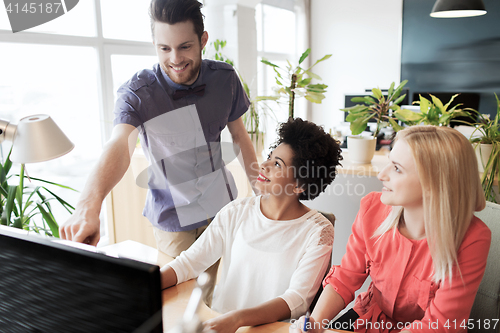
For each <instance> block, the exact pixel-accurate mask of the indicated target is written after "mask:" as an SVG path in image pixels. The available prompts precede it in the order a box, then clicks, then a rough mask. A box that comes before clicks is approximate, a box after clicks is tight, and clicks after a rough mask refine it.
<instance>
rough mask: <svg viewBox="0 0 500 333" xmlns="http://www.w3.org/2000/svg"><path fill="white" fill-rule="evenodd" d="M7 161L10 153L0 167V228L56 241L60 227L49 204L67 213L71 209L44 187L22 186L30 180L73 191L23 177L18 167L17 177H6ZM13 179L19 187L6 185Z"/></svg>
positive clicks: (13, 175)
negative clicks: (61, 207) (52, 237)
mask: <svg viewBox="0 0 500 333" xmlns="http://www.w3.org/2000/svg"><path fill="white" fill-rule="evenodd" d="M9 157H10V152H9V155H8V156H7V158H6V159H5V163H3V164H2V163H0V216H1V219H0V224H2V225H6V226H10V227H14V228H19V229H24V230H32V231H35V232H36V233H40V232H42V231H43V232H44V233H45V234H47V235H49V236H54V237H59V225H58V224H57V222H56V219H55V218H54V215H53V213H52V206H51V201H53V200H56V201H57V202H58V203H59V204H61V205H62V206H63V207H64V208H65V209H66V210H67V211H68V212H69V213H72V212H73V210H74V208H73V206H71V205H70V204H69V203H67V202H66V201H65V200H63V199H62V198H61V197H59V196H58V195H56V194H55V193H54V192H52V191H51V190H49V189H48V188H47V187H45V186H25V185H24V184H25V180H30V179H32V180H36V181H38V182H41V183H45V184H49V185H53V186H58V187H62V188H65V189H68V190H72V191H75V190H74V189H72V188H70V187H67V186H64V185H60V184H56V183H52V182H49V181H46V180H43V179H39V178H33V177H32V178H28V177H27V176H26V175H25V170H24V165H21V170H20V172H19V174H9V172H10V171H11V167H12V162H11V161H10V159H9ZM14 177H17V178H18V180H19V182H18V185H10V184H9V183H8V181H9V180H11V179H12V178H14Z"/></svg>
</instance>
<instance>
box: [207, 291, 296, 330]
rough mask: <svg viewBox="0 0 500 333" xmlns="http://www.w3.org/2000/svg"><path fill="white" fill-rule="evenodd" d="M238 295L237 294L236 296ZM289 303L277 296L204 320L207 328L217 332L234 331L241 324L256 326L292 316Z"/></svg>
mask: <svg viewBox="0 0 500 333" xmlns="http://www.w3.org/2000/svg"><path fill="white" fill-rule="evenodd" d="M235 297H236V296H235ZM290 315H291V312H290V308H289V307H288V304H286V302H285V301H284V300H283V299H282V298H280V297H276V298H274V299H272V300H270V301H267V302H265V303H262V304H261V305H258V306H255V307H253V308H249V309H242V310H235V311H230V312H228V313H226V314H223V315H222V316H219V317H216V318H213V319H210V320H207V321H206V322H204V326H205V328H208V329H213V330H215V331H216V332H217V333H234V332H236V330H237V329H238V328H239V327H241V326H256V325H262V324H268V323H273V322H275V321H278V320H283V319H287V318H290Z"/></svg>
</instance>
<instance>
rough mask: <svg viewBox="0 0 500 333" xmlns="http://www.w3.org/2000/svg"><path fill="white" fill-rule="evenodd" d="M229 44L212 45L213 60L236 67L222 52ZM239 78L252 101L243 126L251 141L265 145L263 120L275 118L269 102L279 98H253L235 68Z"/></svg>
mask: <svg viewBox="0 0 500 333" xmlns="http://www.w3.org/2000/svg"><path fill="white" fill-rule="evenodd" d="M226 44H227V42H226V41H225V40H219V39H216V40H215V42H212V43H210V45H209V49H210V48H212V47H213V49H214V50H215V52H214V56H213V59H214V60H218V61H223V62H225V63H227V64H230V65H231V66H233V67H234V62H233V61H232V60H231V59H229V58H227V57H226V56H225V55H224V54H223V53H222V50H223V49H224V47H226ZM207 53H208V50H207V48H204V49H203V55H206V54H207ZM235 71H236V73H237V74H238V77H239V78H240V81H241V84H242V85H243V89H244V90H245V92H246V94H247V96H248V98H249V99H250V107H249V109H248V111H247V112H245V114H244V115H243V124H244V125H245V128H246V130H247V132H248V133H249V134H250V137H251V139H252V140H253V141H254V142H259V141H261V142H262V144H263V143H264V137H263V136H262V135H261V133H262V132H263V130H262V129H263V128H264V124H263V122H261V120H265V119H266V118H267V117H274V113H273V111H272V109H271V108H270V107H269V106H268V105H267V103H266V102H267V101H277V100H278V99H279V96H256V97H252V96H251V93H250V88H249V87H248V84H247V83H246V81H245V80H244V79H243V77H242V76H241V73H240V72H239V71H238V70H237V69H236V68H235Z"/></svg>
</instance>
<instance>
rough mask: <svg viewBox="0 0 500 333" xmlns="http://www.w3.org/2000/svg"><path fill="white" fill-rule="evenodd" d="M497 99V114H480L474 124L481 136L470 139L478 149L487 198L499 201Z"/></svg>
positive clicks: (499, 108)
mask: <svg viewBox="0 0 500 333" xmlns="http://www.w3.org/2000/svg"><path fill="white" fill-rule="evenodd" d="M495 98H496V100H497V114H496V116H495V118H494V119H493V120H492V119H490V118H489V117H488V116H485V115H482V114H479V112H477V111H476V112H477V114H478V119H479V120H478V122H477V123H475V124H473V125H475V127H476V129H475V130H474V132H480V134H481V136H480V137H474V132H473V136H472V137H471V139H470V141H471V143H472V144H473V145H474V149H475V150H476V156H477V159H478V164H479V169H480V170H479V171H481V172H483V174H482V176H481V184H482V186H483V190H484V195H485V196H486V200H488V201H492V202H497V194H496V193H495V191H494V190H493V186H494V181H495V177H496V178H497V180H498V179H500V100H499V99H498V96H497V95H496V94H495Z"/></svg>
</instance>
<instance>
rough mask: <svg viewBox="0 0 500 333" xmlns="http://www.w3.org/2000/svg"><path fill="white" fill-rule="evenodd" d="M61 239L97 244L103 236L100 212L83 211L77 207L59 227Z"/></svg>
mask: <svg viewBox="0 0 500 333" xmlns="http://www.w3.org/2000/svg"><path fill="white" fill-rule="evenodd" d="M59 234H60V236H61V239H67V240H71V241H75V242H79V243H85V244H90V245H93V246H96V245H97V243H98V242H99V239H100V237H101V233H100V220H99V213H97V214H95V213H89V212H87V213H83V209H77V210H75V212H74V213H73V215H72V216H71V217H70V218H69V219H68V220H67V221H66V222H65V223H64V225H62V226H61V227H59Z"/></svg>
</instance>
